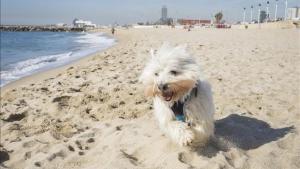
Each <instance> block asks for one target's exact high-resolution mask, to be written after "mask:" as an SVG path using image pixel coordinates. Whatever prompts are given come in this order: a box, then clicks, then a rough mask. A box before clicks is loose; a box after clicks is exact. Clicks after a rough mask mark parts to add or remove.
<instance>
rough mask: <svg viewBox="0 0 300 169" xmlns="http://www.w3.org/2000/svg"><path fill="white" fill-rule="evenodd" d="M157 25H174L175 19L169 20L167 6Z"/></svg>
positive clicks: (162, 11)
mask: <svg viewBox="0 0 300 169" xmlns="http://www.w3.org/2000/svg"><path fill="white" fill-rule="evenodd" d="M156 24H161V25H172V24H173V19H172V18H168V9H167V7H166V6H163V7H162V8H161V18H160V19H159V21H157V22H156Z"/></svg>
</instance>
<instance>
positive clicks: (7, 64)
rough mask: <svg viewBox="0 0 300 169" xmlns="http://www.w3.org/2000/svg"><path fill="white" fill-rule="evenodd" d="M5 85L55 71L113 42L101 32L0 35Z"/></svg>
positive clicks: (14, 33)
mask: <svg viewBox="0 0 300 169" xmlns="http://www.w3.org/2000/svg"><path fill="white" fill-rule="evenodd" d="M0 33H1V53H0V54H1V57H0V59H1V64H0V66H1V72H0V75H1V79H0V86H4V85H6V84H8V83H10V82H12V81H15V80H17V79H20V78H22V77H25V76H28V75H31V74H33V73H36V72H41V71H45V70H49V69H52V68H56V67H59V66H62V65H65V64H68V63H70V62H73V61H75V60H77V59H79V58H82V57H84V56H87V55H90V54H93V53H95V52H98V51H101V50H103V49H106V48H108V47H110V46H112V45H114V44H115V43H116V41H115V39H113V38H110V37H108V36H105V34H103V33H84V32H0Z"/></svg>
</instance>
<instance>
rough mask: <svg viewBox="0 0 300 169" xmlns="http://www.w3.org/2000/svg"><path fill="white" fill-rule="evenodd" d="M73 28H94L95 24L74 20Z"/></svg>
mask: <svg viewBox="0 0 300 169" xmlns="http://www.w3.org/2000/svg"><path fill="white" fill-rule="evenodd" d="M73 26H74V27H75V28H86V27H90V28H95V27H96V24H93V23H92V22H91V21H85V20H82V19H77V18H75V19H74V20H73Z"/></svg>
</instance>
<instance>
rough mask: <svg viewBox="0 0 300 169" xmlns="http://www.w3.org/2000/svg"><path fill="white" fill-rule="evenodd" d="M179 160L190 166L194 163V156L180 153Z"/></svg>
mask: <svg viewBox="0 0 300 169" xmlns="http://www.w3.org/2000/svg"><path fill="white" fill-rule="evenodd" d="M178 160H179V161H180V162H182V163H184V164H189V163H190V162H191V161H192V155H191V154H189V153H186V152H180V153H178Z"/></svg>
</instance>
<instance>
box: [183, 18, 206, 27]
mask: <svg viewBox="0 0 300 169" xmlns="http://www.w3.org/2000/svg"><path fill="white" fill-rule="evenodd" d="M177 22H178V23H179V24H180V25H203V26H204V25H210V24H211V20H200V19H178V20H177Z"/></svg>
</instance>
